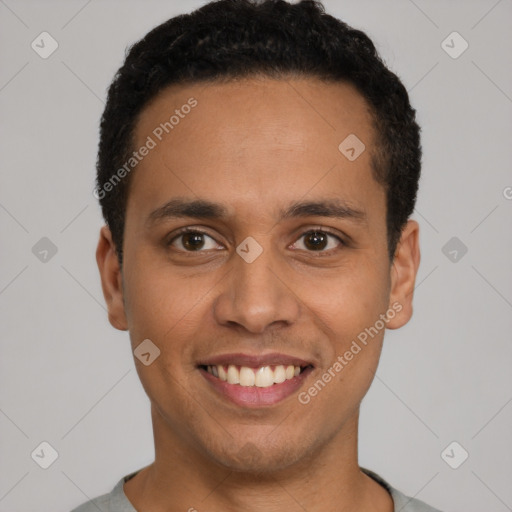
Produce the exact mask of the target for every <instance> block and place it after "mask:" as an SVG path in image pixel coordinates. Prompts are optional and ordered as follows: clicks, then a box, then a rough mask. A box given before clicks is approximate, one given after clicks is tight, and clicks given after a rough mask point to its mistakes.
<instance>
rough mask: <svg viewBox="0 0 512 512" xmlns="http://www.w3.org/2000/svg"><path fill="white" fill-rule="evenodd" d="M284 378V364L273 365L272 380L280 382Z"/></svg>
mask: <svg viewBox="0 0 512 512" xmlns="http://www.w3.org/2000/svg"><path fill="white" fill-rule="evenodd" d="M285 380H286V371H285V369H284V366H283V365H282V364H280V365H279V366H276V367H275V370H274V382H275V383H276V384H281V382H284V381H285Z"/></svg>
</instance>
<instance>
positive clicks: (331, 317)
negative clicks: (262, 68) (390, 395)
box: [97, 78, 420, 512]
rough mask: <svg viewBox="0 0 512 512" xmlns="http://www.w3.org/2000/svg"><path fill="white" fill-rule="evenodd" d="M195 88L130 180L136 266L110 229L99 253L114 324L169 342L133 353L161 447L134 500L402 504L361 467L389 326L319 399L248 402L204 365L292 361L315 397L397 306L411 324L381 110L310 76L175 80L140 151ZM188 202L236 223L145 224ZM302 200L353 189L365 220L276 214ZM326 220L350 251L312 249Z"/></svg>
mask: <svg viewBox="0 0 512 512" xmlns="http://www.w3.org/2000/svg"><path fill="white" fill-rule="evenodd" d="M191 96H193V97H194V98H196V99H197V101H198V105H197V107H195V109H194V110H192V112H191V113H190V114H189V115H188V116H186V118H185V119H183V120H181V122H180V124H179V125H178V126H176V127H175V128H174V130H173V131H172V132H171V133H170V134H169V135H167V136H166V137H165V138H164V139H163V140H162V142H160V143H158V145H157V146H156V147H155V148H154V149H152V150H151V151H150V153H149V154H148V156H147V157H145V158H144V159H143V160H142V161H141V162H140V163H139V164H138V166H137V169H136V171H134V174H133V176H132V183H131V186H130V192H129V198H128V204H127V211H126V225H125V238H124V245H123V249H124V261H123V268H122V270H121V269H120V267H119V262H118V259H117V256H116V252H115V247H114V244H113V243H112V238H111V234H110V232H109V230H108V228H107V227H103V228H102V229H101V233H100V240H99V244H98V249H97V261H98V266H99V269H100V274H101V281H102V286H103V292H104V296H105V299H106V302H107V305H108V312H109V320H110V322H111V324H112V325H113V326H114V327H116V328H117V329H121V330H129V333H130V339H131V344H132V349H135V347H137V345H139V343H141V342H142V340H145V339H147V338H149V339H150V340H152V342H153V343H154V344H155V345H157V346H158V347H159V349H160V351H161V353H160V356H159V357H158V358H157V359H156V360H155V361H154V362H153V363H152V364H151V365H149V366H145V365H143V364H141V362H140V361H139V360H138V359H135V364H136V367H137V371H138V373H139V376H140V379H141V382H142V385H143V386H144V389H145V391H146V393H147V394H148V396H149V398H150V401H151V411H152V421H153V429H154V438H155V454H156V457H155V462H154V463H152V464H151V465H149V466H147V467H146V468H144V469H143V470H142V471H140V472H139V473H138V474H137V475H136V476H135V477H134V478H132V479H131V480H130V481H129V482H127V483H126V484H125V486H124V490H125V493H126V495H127V497H128V499H129V500H130V501H131V502H132V503H133V505H134V507H135V508H136V509H137V510H152V511H155V512H159V511H167V512H169V511H174V510H176V511H178V510H179V511H184V510H189V509H191V508H194V509H196V510H198V511H199V512H201V511H203V510H208V511H210V512H215V511H218V512H220V511H224V512H225V511H239V510H250V511H254V512H259V511H265V512H269V511H274V510H275V511H277V510H279V511H281V510H290V511H303V510H307V511H308V512H315V511H320V510H322V511H326V510H332V511H334V510H336V511H349V510H365V511H379V512H389V511H392V510H393V502H392V499H391V496H390V495H389V494H388V493H387V491H386V490H385V489H384V488H383V487H381V486H380V485H379V484H377V483H376V482H375V481H374V480H372V479H371V478H369V477H368V476H366V475H364V474H363V473H362V472H361V471H360V468H359V466H358V461H357V429H358V416H359V407H360V403H361V400H362V399H363V397H364V395H365V394H366V392H367V390H368V388H369V386H370V384H371V381H372V379H373V376H374V373H375V371H376V369H377V365H378V361H379V356H380V352H381V348H382V341H383V336H384V331H385V329H381V330H380V331H379V333H378V335H376V336H375V337H374V338H373V339H371V341H370V342H369V343H368V344H367V346H365V347H364V349H363V350H361V352H360V353H358V354H357V355H356V356H354V358H353V359H352V360H351V361H350V362H349V363H348V364H347V365H346V366H345V367H344V368H343V370H342V371H341V372H338V373H337V374H336V376H335V378H333V379H332V380H331V381H330V382H329V384H327V385H326V386H325V387H324V388H323V389H322V390H321V391H320V392H319V393H318V394H317V395H316V396H315V397H313V398H312V399H311V401H310V402H309V403H308V404H301V403H300V402H299V401H298V399H297V393H294V394H292V395H291V396H289V397H287V398H286V399H285V400H283V401H281V402H279V403H278V404H274V405H272V406H268V407H263V408H257V409H254V408H253V409H250V408H247V407H241V406H238V405H235V404H233V403H232V402H230V401H228V400H227V399H226V398H224V397H223V396H221V395H219V394H218V393H217V392H216V391H215V390H214V389H212V387H211V386H210V385H209V383H208V382H206V379H205V378H204V377H203V375H201V373H200V372H199V371H198V369H197V366H196V365H197V361H198V360H199V359H201V358H205V357H210V356H214V355H217V354H225V353H233V352H242V353H247V354H261V353H268V352H272V351H276V352H281V353H285V354H290V355H293V356H297V357H301V358H302V359H305V360H308V361H311V362H313V364H314V370H313V372H312V373H311V374H310V375H309V376H308V377H307V378H306V381H305V382H304V383H303V386H302V387H301V388H300V390H299V391H304V390H307V389H308V388H309V387H310V386H311V385H312V384H313V383H314V382H315V381H316V380H317V379H319V378H320V377H321V376H322V374H324V373H325V372H326V371H327V370H328V368H330V367H331V366H332V365H333V363H334V362H335V361H336V358H337V356H339V355H343V354H344V353H345V352H346V351H347V350H348V349H349V348H350V345H351V343H352V341H353V340H354V339H356V337H357V335H358V334H359V333H360V332H362V331H364V329H365V328H368V327H370V326H373V325H374V324H375V322H376V320H378V319H379V315H380V314H383V313H385V312H386V311H387V310H388V309H389V308H391V307H392V305H393V304H394V303H399V304H400V305H401V311H400V312H399V313H397V314H396V316H394V318H393V319H390V320H389V321H388V322H387V324H386V327H387V328H389V329H397V328H399V327H401V326H403V325H404V324H406V323H407V322H408V321H409V319H410V317H411V315H412V297H413V290H414V283H415V278H416V274H417V270H418V266H419V261H420V251H419V227H418V224H417V222H415V221H413V220H410V221H409V222H408V223H407V225H406V226H405V228H404V230H403V232H402V237H401V241H400V244H399V246H398V249H397V252H396V254H395V257H394V260H393V261H392V262H390V260H389V257H388V253H387V252H388V249H387V233H386V224H385V212H386V205H385V192H384V189H383V188H382V186H381V185H380V184H378V183H377V182H376V181H375V180H374V178H373V175H372V169H371V159H370V157H371V151H372V148H374V147H375V133H374V131H373V128H372V124H371V119H370V115H369V113H368V107H367V104H366V102H365V100H364V99H363V98H362V96H361V95H360V94H359V93H358V92H357V90H356V89H354V88H353V87H352V86H350V85H346V84H332V83H331V84H327V83H324V82H321V81H319V80H316V79H313V78H309V79H300V80H299V79H293V80H279V81H278V80H271V79H264V78H259V79H256V78H250V79H244V80H239V81H231V82H228V83H216V84H208V85H205V84H195V85H188V86H179V87H177V86H173V87H170V88H167V89H165V90H164V91H163V92H161V93H160V94H159V95H158V96H157V97H156V98H154V100H153V101H152V102H151V103H150V104H149V105H148V106H147V107H146V108H145V109H144V111H143V112H142V115H141V116H140V118H139V120H138V124H137V129H136V137H135V139H136V140H135V147H139V146H141V145H142V144H144V142H145V141H146V138H147V136H148V135H151V133H152V132H153V130H154V129H155V127H156V126H158V125H159V124H160V123H161V122H163V121H165V120H167V119H168V118H169V116H170V114H172V113H173V112H174V110H175V109H176V108H180V106H181V105H183V104H184V103H186V101H187V100H188V98H190V97H191ZM351 133H353V134H356V135H357V137H358V138H359V139H361V140H362V141H363V142H364V144H365V146H366V150H365V151H364V152H363V153H362V154H361V155H360V156H359V157H358V158H357V159H356V160H355V161H353V162H351V161H349V160H348V159H347V158H346V157H345V156H344V155H343V154H342V153H341V152H340V151H339V150H338V146H339V144H340V142H341V141H342V140H343V139H345V138H346V137H347V135H349V134H351ZM177 197H180V198H187V199H190V200H194V199H207V200H210V201H215V202H218V203H221V204H223V205H224V206H225V207H226V208H227V210H228V213H229V216H228V217H227V218H225V219H222V220H220V219H197V218H178V219H176V218H174V219H172V218H171V219H165V220H163V221H161V222H159V223H155V224H149V225H148V222H147V219H148V216H149V215H150V213H151V212H152V211H153V210H155V209H157V208H158V207H160V206H162V205H163V204H165V203H166V202H167V201H169V200H170V199H173V198H177ZM305 199H307V200H328V199H342V200H344V201H345V202H347V203H348V204H350V205H351V206H352V207H354V208H357V209H358V210H361V211H362V212H363V213H364V214H365V220H364V221H361V222H355V221H353V220H350V219H347V218H342V219H337V218H328V217H319V216H311V217H304V218H289V219H285V220H281V221H280V220H279V218H278V211H279V209H280V208H285V207H286V206H287V205H288V204H290V203H291V202H294V201H299V200H305ZM185 226H191V227H194V228H198V229H201V230H203V231H206V232H207V234H208V236H205V237H204V247H203V248H201V249H200V251H199V252H198V251H197V250H196V251H193V250H190V249H189V251H188V252H187V249H186V248H185V246H184V245H182V244H184V243H185V239H184V237H181V238H178V239H176V240H174V241H173V242H172V244H171V245H166V242H169V241H170V240H171V239H172V238H173V236H172V235H173V234H175V233H176V231H177V230H178V228H181V227H185ZM312 228H317V229H320V228H322V229H326V230H328V231H330V232H331V233H333V234H334V235H337V236H340V237H343V239H344V240H345V241H346V245H344V244H342V243H341V242H339V241H338V240H337V239H336V238H334V237H332V236H330V235H329V236H328V237H327V239H326V241H325V243H324V245H323V246H321V248H320V249H316V250H315V249H314V247H313V248H311V247H312V244H311V243H307V242H308V237H307V236H303V235H304V233H306V232H307V231H308V230H310V229H312ZM248 236H251V237H253V238H254V239H255V240H256V241H257V242H258V243H259V245H260V246H261V247H262V249H263V252H262V254H261V255H260V256H259V257H258V258H257V259H256V260H255V261H253V262H252V263H250V264H249V263H247V262H246V261H244V259H242V258H241V257H240V256H239V255H238V254H237V253H236V248H237V246H238V245H239V244H240V243H241V242H242V241H243V240H245V238H247V237H248ZM210 237H211V238H210ZM185 238H186V237H185ZM188 247H190V246H188ZM321 252H323V254H324V257H322V256H319V254H320V253H321ZM249 441H250V444H249V445H248V444H247V443H248V442H249Z"/></svg>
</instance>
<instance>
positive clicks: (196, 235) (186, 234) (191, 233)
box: [168, 229, 218, 252]
mask: <svg viewBox="0 0 512 512" xmlns="http://www.w3.org/2000/svg"><path fill="white" fill-rule="evenodd" d="M209 240H210V242H209ZM168 245H169V246H173V247H175V248H176V249H178V250H180V251H185V252H201V250H202V249H204V250H209V249H217V248H218V244H217V242H215V240H214V239H213V238H212V237H211V236H209V235H207V234H206V233H203V232H202V231H198V230H191V229H190V230H183V231H181V232H180V233H178V234H177V235H176V236H174V237H173V238H172V239H171V240H170V241H169V243H168Z"/></svg>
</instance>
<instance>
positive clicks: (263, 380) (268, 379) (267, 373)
mask: <svg viewBox="0 0 512 512" xmlns="http://www.w3.org/2000/svg"><path fill="white" fill-rule="evenodd" d="M299 370H300V368H299ZM254 384H255V385H256V386H258V387H259V388H268V387H269V386H272V384H274V374H273V372H272V368H270V366H262V367H261V368H258V369H257V370H256V377H255V379H254Z"/></svg>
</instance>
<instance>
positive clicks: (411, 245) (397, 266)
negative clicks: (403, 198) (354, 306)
mask: <svg viewBox="0 0 512 512" xmlns="http://www.w3.org/2000/svg"><path fill="white" fill-rule="evenodd" d="M419 232H420V227H419V224H418V223H417V222H416V221H415V220H409V221H408V222H407V224H406V225H405V227H404V229H403V230H402V235H401V237H400V241H399V242H398V245H397V249H396V251H395V256H394V258H393V265H392V267H391V293H390V297H389V308H390V309H393V310H395V311H396V312H397V313H398V314H396V315H395V316H394V317H393V318H390V319H389V320H388V322H387V323H386V328H388V329H398V328H400V327H402V326H403V325H405V324H406V323H407V322H408V321H409V320H410V319H411V316H412V298H413V292H414V285H415V282H416V274H417V272H418V267H419V265H420V241H419V238H420V236H419ZM393 304H394V305H395V307H393V306H392V305H393ZM400 306H401V308H400Z"/></svg>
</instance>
